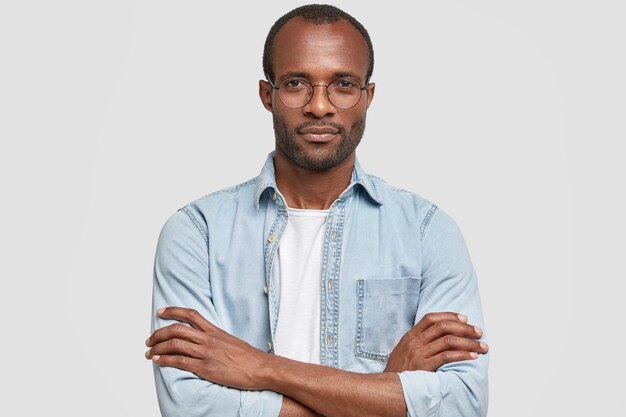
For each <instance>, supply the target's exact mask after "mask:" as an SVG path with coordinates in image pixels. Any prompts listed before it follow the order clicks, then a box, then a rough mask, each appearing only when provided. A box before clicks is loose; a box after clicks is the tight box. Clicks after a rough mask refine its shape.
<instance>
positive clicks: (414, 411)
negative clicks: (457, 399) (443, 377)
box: [398, 371, 442, 417]
mask: <svg viewBox="0 0 626 417" xmlns="http://www.w3.org/2000/svg"><path fill="white" fill-rule="evenodd" d="M398 375H399V376H400V384H401V385H402V392H403V395H404V402H405V403H406V409H407V415H408V416H409V417H434V416H437V415H438V413H439V409H440V407H441V399H442V398H441V383H440V381H439V376H438V375H437V373H436V372H427V371H405V372H398Z"/></svg>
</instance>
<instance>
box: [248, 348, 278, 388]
mask: <svg viewBox="0 0 626 417" xmlns="http://www.w3.org/2000/svg"><path fill="white" fill-rule="evenodd" d="M263 355H264V356H263V361H262V364H261V366H259V368H258V372H257V375H256V377H255V380H256V381H258V383H259V385H260V386H261V387H262V389H264V390H270V391H275V392H278V391H277V390H276V381H277V378H276V373H277V368H278V366H279V363H280V359H284V358H282V357H281V356H277V355H274V354H271V353H263Z"/></svg>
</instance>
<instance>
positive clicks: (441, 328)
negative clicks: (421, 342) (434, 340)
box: [436, 320, 450, 332]
mask: <svg viewBox="0 0 626 417" xmlns="http://www.w3.org/2000/svg"><path fill="white" fill-rule="evenodd" d="M436 326H437V330H439V331H442V332H445V331H446V330H448V328H449V327H450V323H449V322H447V321H445V320H444V321H440V322H439V323H437V324H436Z"/></svg>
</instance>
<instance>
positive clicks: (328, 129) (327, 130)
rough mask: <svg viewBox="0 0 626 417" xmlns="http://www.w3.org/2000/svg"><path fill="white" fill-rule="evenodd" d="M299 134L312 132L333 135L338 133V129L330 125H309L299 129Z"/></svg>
mask: <svg viewBox="0 0 626 417" xmlns="http://www.w3.org/2000/svg"><path fill="white" fill-rule="evenodd" d="M300 133H301V134H306V133H312V134H314V135H324V134H331V135H335V134H337V133H339V130H337V129H335V128H334V127H332V126H309V127H305V128H304V129H300Z"/></svg>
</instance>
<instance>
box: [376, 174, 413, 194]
mask: <svg viewBox="0 0 626 417" xmlns="http://www.w3.org/2000/svg"><path fill="white" fill-rule="evenodd" d="M367 175H368V176H369V177H370V178H376V179H377V180H379V181H381V182H382V183H384V184H385V185H386V186H387V187H389V189H391V190H392V191H397V192H399V193H407V194H415V193H413V192H411V191H409V190H405V189H404V188H398V187H396V186H393V185H391V184H389V183H388V182H387V181H385V180H384V179H382V178H380V177H377V176H376V175H372V174H367Z"/></svg>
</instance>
